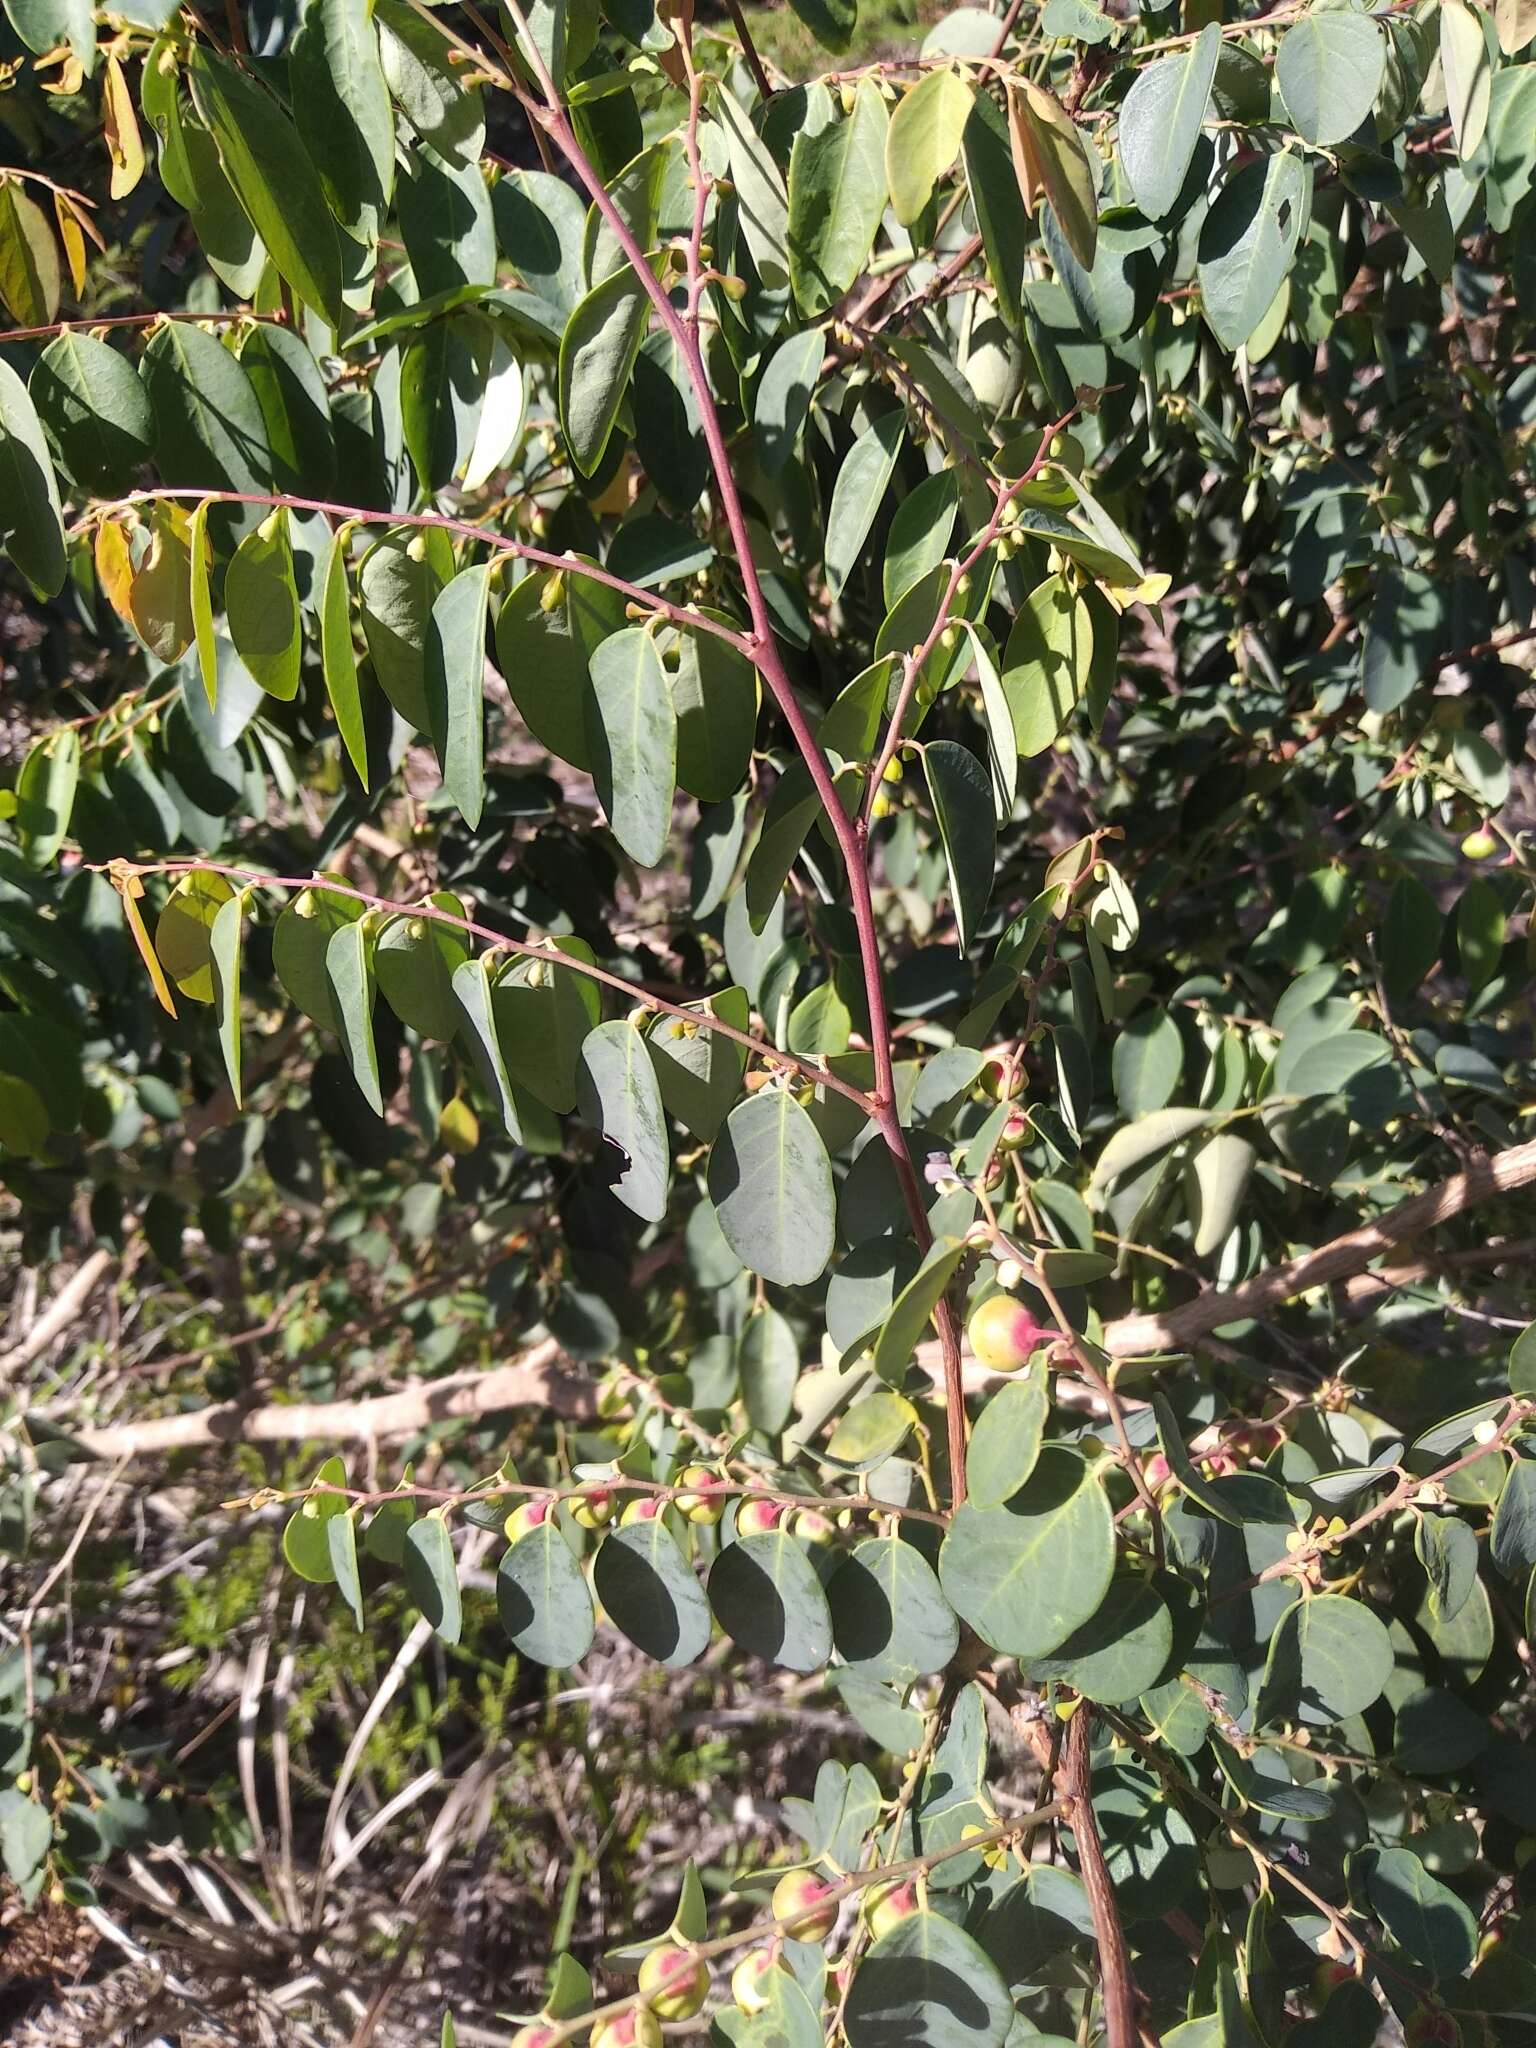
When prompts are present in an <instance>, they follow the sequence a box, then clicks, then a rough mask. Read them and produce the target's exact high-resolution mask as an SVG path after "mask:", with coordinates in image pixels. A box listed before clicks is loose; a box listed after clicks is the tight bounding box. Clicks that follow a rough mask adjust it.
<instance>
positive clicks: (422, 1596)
mask: <svg viewBox="0 0 1536 2048" xmlns="http://www.w3.org/2000/svg"><path fill="white" fill-rule="evenodd" d="M400 1561H401V1564H402V1566H403V1567H404V1571H405V1590H406V1591H407V1593H409V1594H410V1596H411V1598H412V1599H413V1600H414V1601H415V1603H416V1605H417V1606H418V1607H419V1608H420V1609H421V1613H422V1618H423V1620H425V1621H428V1622H430V1623H431V1625H432V1627H433V1628H434V1629H435V1630H436V1631H437V1633H438V1635H439V1636H441V1638H442V1639H443V1641H444V1642H445V1643H456V1642H457V1641H458V1640H459V1633H460V1630H461V1628H462V1627H463V1619H464V1614H463V1608H462V1606H461V1604H460V1600H459V1572H458V1566H457V1564H456V1563H455V1561H454V1555H453V1539H452V1537H451V1536H450V1535H449V1534H448V1529H447V1525H446V1524H445V1523H444V1521H443V1520H442V1517H441V1516H439V1515H423V1516H422V1517H421V1519H420V1521H416V1522H412V1523H411V1525H410V1527H409V1528H408V1529H407V1530H406V1532H405V1539H404V1542H403V1544H402V1545H401V1559H400Z"/></svg>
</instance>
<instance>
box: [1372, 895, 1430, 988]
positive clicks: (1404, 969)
mask: <svg viewBox="0 0 1536 2048" xmlns="http://www.w3.org/2000/svg"><path fill="white" fill-rule="evenodd" d="M1441 926H1442V919H1441V915H1440V906H1439V904H1438V903H1437V902H1436V901H1435V899H1434V897H1433V896H1432V895H1431V894H1430V893H1429V891H1428V889H1426V888H1425V886H1424V884H1423V883H1422V882H1421V881H1420V880H1419V879H1418V877H1417V876H1416V875H1399V876H1398V878H1397V880H1396V882H1395V883H1394V884H1393V885H1392V894H1391V895H1390V896H1389V897H1388V898H1387V908H1386V915H1385V916H1384V917H1383V919H1382V924H1381V974H1382V980H1383V981H1384V982H1385V983H1386V987H1387V994H1388V995H1389V996H1391V997H1392V999H1393V1000H1394V1001H1395V1002H1402V1001H1403V999H1404V998H1405V997H1408V996H1411V995H1413V994H1415V993H1416V992H1417V990H1418V989H1419V988H1420V987H1422V985H1423V983H1424V981H1425V979H1426V977H1427V976H1428V974H1429V971H1430V969H1431V968H1432V967H1433V966H1434V964H1435V962H1436V961H1437V960H1438V959H1439V958H1440V933H1441Z"/></svg>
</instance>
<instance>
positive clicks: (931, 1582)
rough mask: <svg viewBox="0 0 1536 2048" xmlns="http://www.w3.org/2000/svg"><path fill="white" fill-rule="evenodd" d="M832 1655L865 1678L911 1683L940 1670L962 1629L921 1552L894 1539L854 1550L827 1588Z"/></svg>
mask: <svg viewBox="0 0 1536 2048" xmlns="http://www.w3.org/2000/svg"><path fill="white" fill-rule="evenodd" d="M827 1603H828V1606H829V1607H830V1609H831V1613H832V1633H833V1637H834V1640H835V1642H836V1645H837V1653H838V1655H839V1656H840V1657H841V1658H842V1659H843V1660H844V1662H845V1663H847V1664H851V1665H853V1666H854V1668H855V1669H856V1670H859V1671H862V1672H863V1673H864V1674H865V1676H866V1677H869V1678H879V1679H887V1680H890V1681H891V1682H892V1683H894V1684H898V1685H908V1684H910V1683H911V1681H912V1680H913V1679H914V1678H919V1677H921V1676H922V1675H923V1674H924V1673H926V1672H933V1671H942V1670H944V1668H945V1667H946V1666H947V1665H948V1663H949V1661H950V1659H951V1658H952V1657H953V1656H954V1654H955V1650H956V1648H957V1647H958V1645H959V1641H960V1625H959V1623H958V1622H957V1621H956V1619H955V1617H954V1614H953V1612H952V1611H951V1609H950V1605H949V1602H948V1601H947V1600H946V1599H945V1598H944V1595H943V1593H942V1592H941V1591H940V1590H939V1582H938V1580H937V1578H935V1576H934V1573H933V1567H932V1566H931V1565H930V1564H928V1562H927V1561H926V1559H925V1558H924V1557H923V1556H922V1554H921V1552H920V1551H918V1550H915V1549H914V1548H913V1546H912V1545H911V1544H910V1543H904V1542H903V1541H902V1540H901V1538H900V1537H899V1536H873V1537H870V1538H868V1539H867V1540H866V1541H864V1542H863V1543H860V1544H858V1545H856V1547H855V1548H854V1549H853V1550H852V1551H851V1552H850V1554H849V1555H848V1556H847V1557H846V1558H845V1559H844V1560H843V1562H842V1563H841V1564H840V1565H839V1566H838V1568H837V1570H836V1571H835V1572H834V1573H833V1575H832V1579H831V1583H830V1584H829V1585H828V1587H827Z"/></svg>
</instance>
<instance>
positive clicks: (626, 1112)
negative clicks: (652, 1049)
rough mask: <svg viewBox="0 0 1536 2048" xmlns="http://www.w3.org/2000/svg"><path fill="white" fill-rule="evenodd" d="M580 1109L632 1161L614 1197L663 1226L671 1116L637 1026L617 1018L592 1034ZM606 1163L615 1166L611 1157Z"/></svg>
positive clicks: (580, 1076) (584, 1057)
mask: <svg viewBox="0 0 1536 2048" xmlns="http://www.w3.org/2000/svg"><path fill="white" fill-rule="evenodd" d="M576 1106H577V1108H578V1110H579V1111H580V1113H581V1116H582V1117H583V1119H584V1120H585V1121H586V1122H587V1123H589V1124H591V1125H592V1126H593V1128H594V1129H595V1130H598V1131H601V1132H602V1134H603V1136H604V1138H605V1139H607V1141H608V1143H609V1144H610V1145H613V1146H616V1147H617V1148H618V1150H619V1151H620V1152H621V1153H622V1154H623V1155H624V1158H625V1160H626V1161H627V1162H628V1163H627V1164H626V1165H624V1166H623V1167H622V1168H621V1169H620V1170H619V1171H618V1173H617V1174H616V1175H615V1177H614V1179H613V1181H612V1183H611V1187H612V1192H613V1194H614V1195H616V1196H617V1198H618V1199H619V1201H621V1202H622V1203H623V1204H624V1206H625V1208H626V1209H632V1210H633V1211H634V1213H635V1214H636V1215H637V1216H640V1217H643V1218H644V1220H645V1221H646V1222H648V1223H659V1222H660V1221H661V1219H662V1217H663V1216H665V1215H666V1213H667V1198H668V1195H669V1193H670V1190H671V1184H672V1166H671V1159H670V1156H669V1153H668V1149H667V1122H666V1112H665V1111H664V1110H663V1108H662V1102H661V1089H660V1087H659V1086H658V1084H657V1080H656V1069H655V1068H654V1067H653V1066H652V1064H651V1059H650V1055H649V1053H648V1052H647V1051H646V1047H645V1040H644V1038H643V1037H642V1036H641V1034H640V1032H639V1031H637V1030H636V1028H635V1027H634V1025H633V1024H630V1023H629V1022H627V1021H626V1020H625V1019H623V1018H617V1019H615V1020H614V1021H613V1022H611V1023H608V1024H599V1025H598V1026H597V1028H596V1029H595V1030H594V1031H590V1032H588V1034H587V1038H586V1042H585V1044H584V1045H583V1046H582V1048H581V1063H580V1066H579V1068H578V1070H577V1075H576ZM603 1163H604V1164H605V1165H608V1164H609V1163H610V1161H609V1160H608V1159H607V1158H606V1157H605V1158H604V1161H603Z"/></svg>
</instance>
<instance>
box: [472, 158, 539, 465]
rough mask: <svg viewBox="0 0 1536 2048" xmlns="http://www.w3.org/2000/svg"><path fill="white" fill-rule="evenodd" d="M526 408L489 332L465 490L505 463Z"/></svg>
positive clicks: (512, 365)
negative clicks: (486, 361) (478, 410)
mask: <svg viewBox="0 0 1536 2048" xmlns="http://www.w3.org/2000/svg"><path fill="white" fill-rule="evenodd" d="M477 175H478V173H477ZM526 411H527V388H526V385H525V383H524V379H523V366H522V364H521V363H520V362H519V361H518V360H517V357H516V356H515V355H513V353H512V351H511V349H510V348H508V346H507V344H506V343H505V341H503V340H502V338H501V336H500V335H499V334H493V335H492V336H491V353H490V361H489V364H488V366H487V368H486V372H485V376H484V379H483V380H482V384H481V392H480V418H479V420H478V422H477V424H476V427H475V439H474V445H473V447H472V448H471V449H470V451H469V456H468V459H467V460H466V462H465V464H464V469H463V474H462V476H461V477H460V479H459V481H460V483H461V484H462V485H463V487H464V489H465V490H466V491H478V490H479V489H480V487H481V486H482V484H484V483H486V482H488V481H489V479H490V478H491V477H493V476H494V475H495V474H496V472H497V471H498V470H500V469H503V468H504V467H505V466H506V464H507V462H508V460H509V459H510V457H511V456H512V455H513V453H514V452H515V450H516V448H517V444H518V442H519V441H520V440H521V438H522V432H523V419H524V415H525V414H526Z"/></svg>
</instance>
